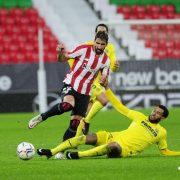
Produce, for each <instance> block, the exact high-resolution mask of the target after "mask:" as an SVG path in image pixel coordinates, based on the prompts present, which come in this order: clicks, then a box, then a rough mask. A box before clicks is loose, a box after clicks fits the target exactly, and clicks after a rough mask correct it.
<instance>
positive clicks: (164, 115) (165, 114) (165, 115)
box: [158, 104, 169, 118]
mask: <svg viewBox="0 0 180 180" xmlns="http://www.w3.org/2000/svg"><path fill="white" fill-rule="evenodd" d="M158 107H159V108H161V109H162V110H163V111H164V112H163V117H165V118H167V117H168V115H169V111H168V109H167V107H166V106H164V105H161V104H160V105H158Z"/></svg>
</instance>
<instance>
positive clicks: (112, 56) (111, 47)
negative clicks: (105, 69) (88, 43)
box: [107, 43, 119, 72]
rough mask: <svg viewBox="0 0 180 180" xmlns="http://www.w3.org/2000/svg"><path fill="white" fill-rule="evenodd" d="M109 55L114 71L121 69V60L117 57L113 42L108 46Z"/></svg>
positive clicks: (111, 67)
mask: <svg viewBox="0 0 180 180" xmlns="http://www.w3.org/2000/svg"><path fill="white" fill-rule="evenodd" d="M107 50H108V52H109V53H108V57H109V59H110V69H111V71H112V72H116V71H117V70H118V69H119V61H117V58H116V52H115V47H114V45H113V44H112V43H109V45H108V46H107Z"/></svg>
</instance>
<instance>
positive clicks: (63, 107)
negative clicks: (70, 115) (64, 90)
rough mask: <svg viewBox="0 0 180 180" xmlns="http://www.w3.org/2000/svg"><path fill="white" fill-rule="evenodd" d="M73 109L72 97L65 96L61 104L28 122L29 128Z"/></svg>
mask: <svg viewBox="0 0 180 180" xmlns="http://www.w3.org/2000/svg"><path fill="white" fill-rule="evenodd" d="M73 107H74V97H73V96H71V95H67V96H65V97H64V99H63V102H61V103H59V104H56V105H55V106H53V107H52V108H50V109H49V110H48V111H46V112H45V113H42V114H40V115H38V116H36V117H34V118H32V119H31V120H30V121H29V128H30V129H32V128H34V127H35V126H36V125H38V124H39V123H41V122H42V121H45V120H46V119H48V118H49V117H52V116H55V115H61V114H63V113H64V112H68V111H71V110H72V109H73Z"/></svg>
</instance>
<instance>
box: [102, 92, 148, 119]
mask: <svg viewBox="0 0 180 180" xmlns="http://www.w3.org/2000/svg"><path fill="white" fill-rule="evenodd" d="M105 94H106V97H107V99H108V100H109V102H110V103H111V104H112V105H113V107H114V108H115V109H116V110H117V111H118V112H120V113H121V114H123V115H124V116H126V117H128V118H129V119H131V120H134V121H138V120H142V119H146V118H147V117H146V116H145V115H144V114H143V113H141V112H139V111H134V110H131V109H129V108H128V107H126V106H125V105H123V104H122V102H121V101H120V100H119V99H118V98H117V97H116V96H115V95H114V93H113V92H112V91H111V89H108V90H106V92H105Z"/></svg>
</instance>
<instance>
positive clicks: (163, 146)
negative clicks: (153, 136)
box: [157, 129, 167, 150]
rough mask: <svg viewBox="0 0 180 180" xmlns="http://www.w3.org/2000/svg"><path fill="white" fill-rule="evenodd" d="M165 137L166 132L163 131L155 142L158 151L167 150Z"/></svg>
mask: <svg viewBox="0 0 180 180" xmlns="http://www.w3.org/2000/svg"><path fill="white" fill-rule="evenodd" d="M166 137H167V132H166V130H165V129H164V130H163V134H162V136H161V138H160V139H159V141H158V142H157V146H158V148H159V150H163V149H167V138H166Z"/></svg>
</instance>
